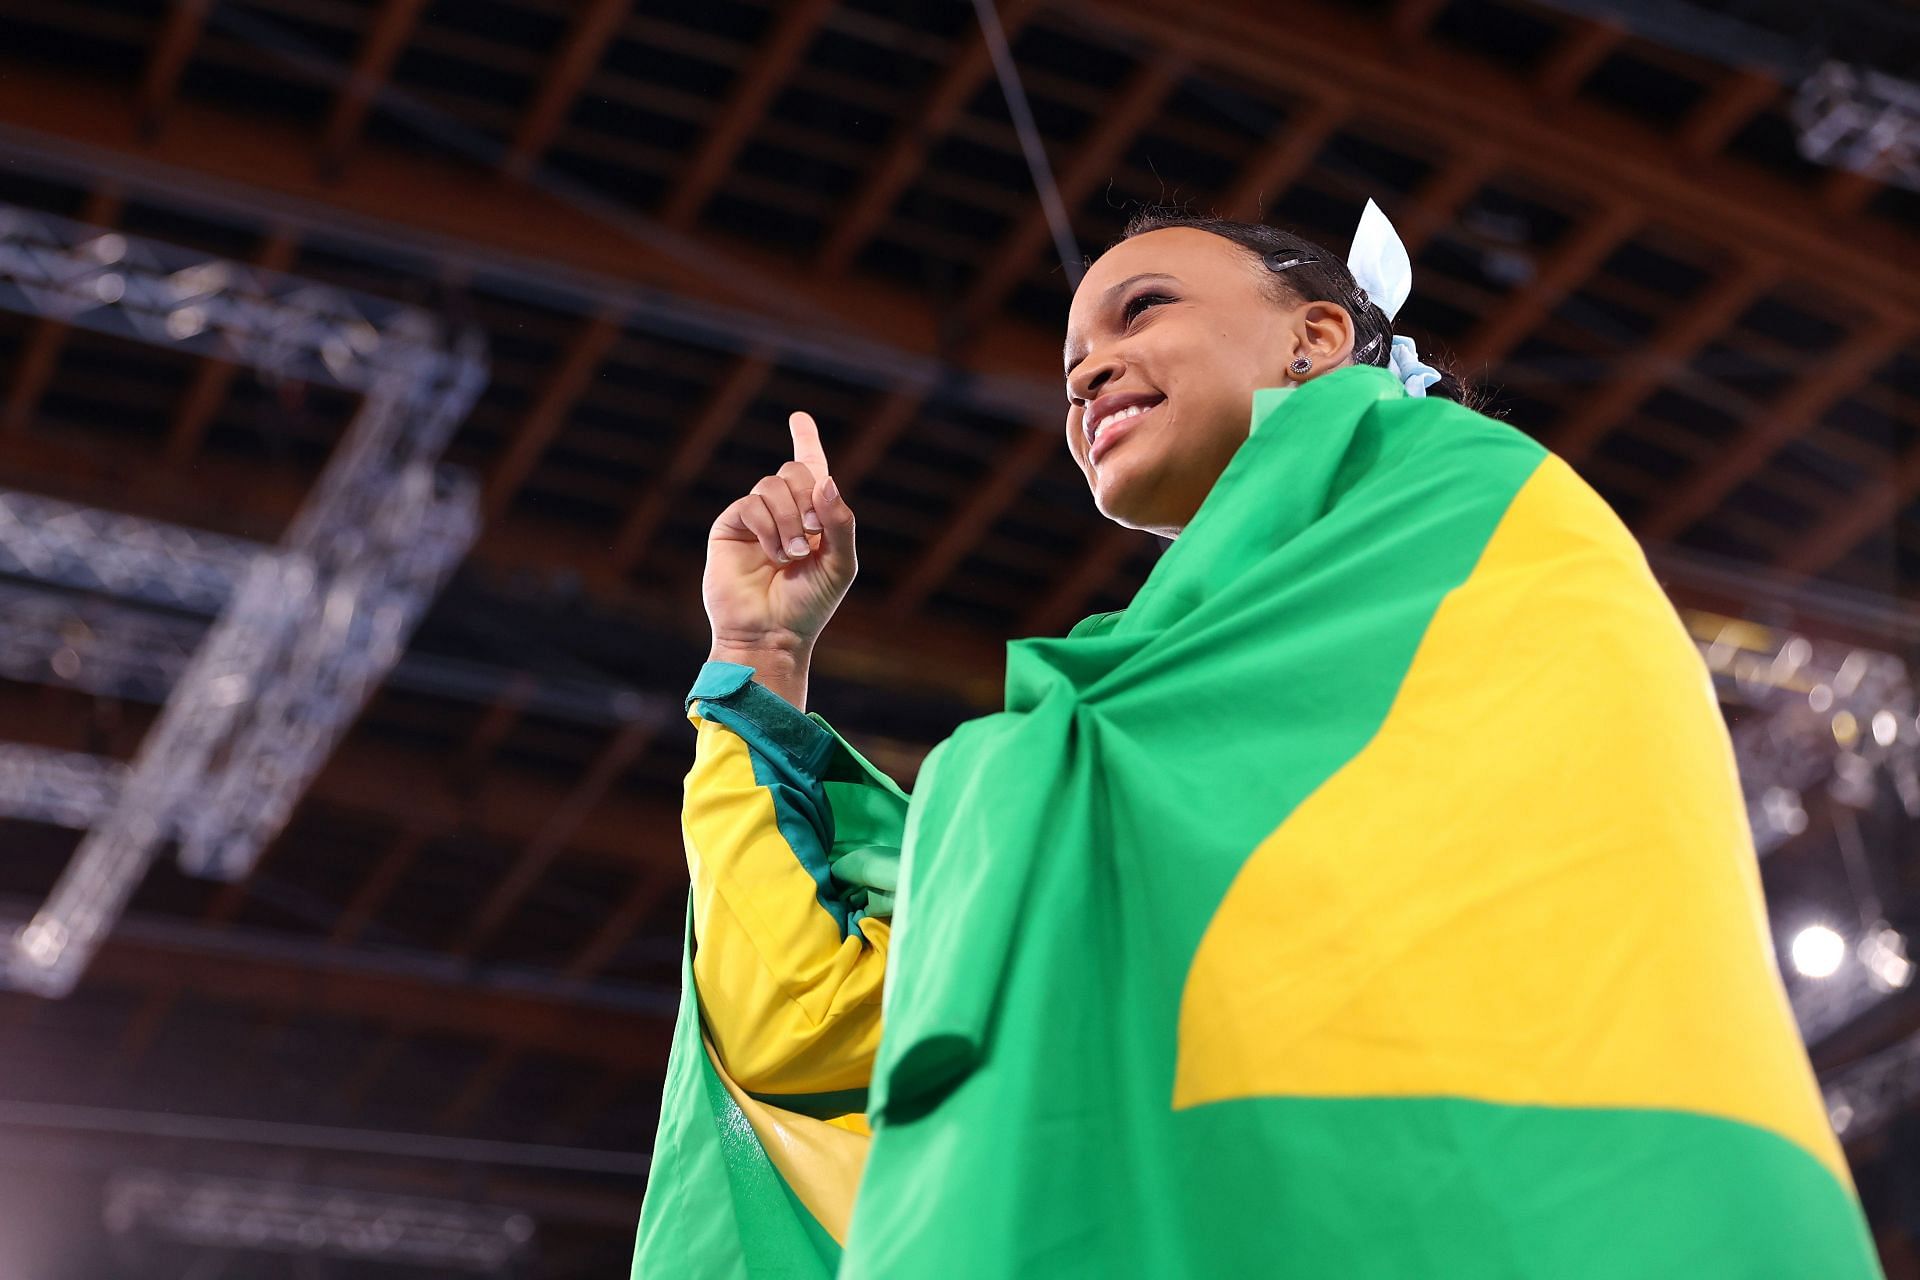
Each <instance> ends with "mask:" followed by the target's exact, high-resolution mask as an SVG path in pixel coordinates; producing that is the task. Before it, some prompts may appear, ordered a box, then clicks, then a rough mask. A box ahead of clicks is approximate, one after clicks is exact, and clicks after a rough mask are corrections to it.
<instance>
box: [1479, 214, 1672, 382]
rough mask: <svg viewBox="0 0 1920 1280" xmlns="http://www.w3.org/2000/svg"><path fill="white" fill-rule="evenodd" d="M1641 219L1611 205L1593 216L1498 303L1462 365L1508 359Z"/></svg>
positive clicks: (1497, 361) (1483, 363)
mask: <svg viewBox="0 0 1920 1280" xmlns="http://www.w3.org/2000/svg"><path fill="white" fill-rule="evenodd" d="M1641 218H1642V215H1641V212H1640V210H1638V209H1637V208H1635V207H1633V206H1631V205H1628V204H1622V203H1609V204H1605V205H1602V206H1601V207H1600V208H1599V209H1597V210H1595V211H1594V212H1593V213H1591V214H1589V215H1588V216H1587V218H1586V219H1585V220H1584V221H1582V222H1581V223H1580V224H1579V225H1578V226H1577V227H1575V228H1574V229H1573V230H1572V231H1570V232H1568V233H1567V237H1566V239H1565V240H1564V241H1563V242H1561V243H1560V244H1556V245H1555V246H1554V247H1553V248H1552V249H1551V250H1550V251H1549V252H1548V254H1547V256H1546V259H1545V261H1544V262H1542V263H1541V264H1540V266H1539V270H1538V272H1537V273H1536V274H1535V275H1534V277H1533V279H1531V280H1529V281H1528V282H1527V283H1526V284H1525V285H1523V286H1521V288H1520V289H1519V290H1518V291H1516V292H1515V293H1514V294H1513V296H1512V297H1509V298H1506V299H1504V300H1502V301H1501V302H1499V303H1497V304H1496V305H1495V306H1494V308H1493V310H1492V312H1491V313H1490V314H1489V315H1488V316H1487V318H1486V319H1485V320H1482V321H1481V322H1480V324H1479V325H1478V326H1477V327H1476V328H1475V329H1474V331H1473V332H1472V333H1471V334H1469V335H1468V336H1467V340H1466V342H1465V343H1464V344H1463V345H1462V347H1461V350H1460V359H1461V362H1462V363H1463V364H1465V365H1466V366H1467V368H1468V369H1469V370H1475V369H1484V368H1489V367H1491V366H1494V365H1497V364H1498V363H1499V362H1500V361H1502V360H1504V359H1506V357H1507V356H1508V355H1509V354H1510V353H1511V352H1512V351H1513V349H1514V348H1515V347H1517V346H1519V345H1520V344H1521V343H1522V342H1524V341H1526V338H1527V335H1528V334H1529V333H1531V332H1532V331H1533V329H1534V327H1535V326H1536V325H1538V324H1539V323H1540V322H1541V321H1542V320H1544V319H1545V318H1546V317H1547V316H1548V315H1549V314H1550V313H1551V312H1552V311H1553V309H1554V308H1555V307H1557V306H1559V305H1560V302H1561V300H1562V299H1564V298H1565V297H1566V296H1567V295H1568V294H1569V293H1572V292H1573V291H1574V290H1576V289H1578V288H1579V287H1580V285H1581V282H1583V281H1584V280H1586V278H1587V277H1588V276H1590V275H1592V274H1593V273H1594V272H1595V271H1597V270H1598V269H1599V267H1600V264H1601V263H1603V262H1605V261H1606V260H1607V258H1608V257H1609V256H1610V255H1611V254H1612V253H1613V251H1614V250H1615V249H1617V248H1619V247H1620V245H1621V243H1622V242H1623V241H1625V240H1626V238H1627V237H1628V236H1630V235H1632V234H1633V233H1634V231H1635V229H1636V228H1638V227H1639V226H1640V225H1641Z"/></svg>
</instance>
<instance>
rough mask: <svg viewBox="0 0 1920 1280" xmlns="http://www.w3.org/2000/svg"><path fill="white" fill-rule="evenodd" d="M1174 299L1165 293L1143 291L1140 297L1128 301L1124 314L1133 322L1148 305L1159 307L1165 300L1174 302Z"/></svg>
mask: <svg viewBox="0 0 1920 1280" xmlns="http://www.w3.org/2000/svg"><path fill="white" fill-rule="evenodd" d="M1172 301H1173V299H1172V298H1169V297H1168V296H1167V295H1166V294H1164V293H1143V294H1141V295H1140V296H1139V297H1137V298H1134V299H1132V300H1131V301H1129V302H1128V303H1127V305H1126V309H1125V311H1124V313H1123V314H1124V315H1125V317H1126V321H1127V323H1128V324H1132V323H1133V322H1134V321H1135V320H1137V319H1139V318H1140V313H1141V312H1143V311H1145V310H1146V309H1147V308H1148V307H1157V306H1159V305H1160V304H1161V303H1163V302H1172Z"/></svg>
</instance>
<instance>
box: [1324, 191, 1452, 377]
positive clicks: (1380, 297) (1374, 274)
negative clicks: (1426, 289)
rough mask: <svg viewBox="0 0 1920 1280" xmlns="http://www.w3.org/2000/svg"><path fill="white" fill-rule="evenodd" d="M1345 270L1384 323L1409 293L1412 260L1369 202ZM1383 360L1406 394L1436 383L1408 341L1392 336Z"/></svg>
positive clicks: (1431, 370) (1436, 374) (1432, 371)
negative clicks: (1384, 315) (1403, 387)
mask: <svg viewBox="0 0 1920 1280" xmlns="http://www.w3.org/2000/svg"><path fill="white" fill-rule="evenodd" d="M1347 270H1349V271H1351V272H1353V280H1354V283H1355V284H1357V285H1359V286H1360V288H1361V290H1362V291H1363V292H1364V293H1365V294H1366V296H1367V297H1368V298H1370V299H1371V300H1372V301H1373V303H1374V305H1376V306H1378V307H1379V308H1380V310H1382V311H1384V312H1385V313H1386V316H1387V319H1388V320H1392V319H1393V317H1394V316H1395V315H1396V314H1398V313H1399V310H1400V307H1401V304H1403V303H1404V302H1406V300H1407V295H1408V294H1410V293H1412V292H1413V260H1412V259H1411V258H1410V257H1408V256H1407V246H1406V245H1404V244H1402V243H1401V241H1400V233H1399V232H1397V231H1395V230H1394V229H1393V224H1392V223H1391V222H1389V221H1387V215H1386V214H1384V213H1382V212H1381V211H1380V206H1379V205H1377V204H1375V203H1374V202H1373V201H1371V200H1369V201H1367V207H1366V209H1365V210H1364V211H1363V212H1362V213H1361V214H1360V225H1359V226H1358V227H1357V228H1355V229H1354V233H1353V248H1352V249H1351V250H1349V251H1348V253H1347ZM1387 360H1388V367H1389V368H1391V369H1392V370H1393V375H1394V377H1396V378H1398V379H1400V382H1401V385H1403V386H1405V387H1406V389H1407V394H1408V395H1411V396H1424V395H1426V394H1427V388H1428V387H1430V386H1432V385H1433V384H1434V383H1436V382H1438V381H1440V371H1439V370H1438V369H1436V368H1434V367H1433V366H1432V365H1430V364H1423V363H1422V362H1421V360H1420V353H1419V352H1418V351H1416V350H1414V346H1413V339H1412V338H1407V337H1402V336H1401V335H1399V334H1395V335H1393V343H1392V349H1391V350H1390V352H1389V353H1388V357H1387Z"/></svg>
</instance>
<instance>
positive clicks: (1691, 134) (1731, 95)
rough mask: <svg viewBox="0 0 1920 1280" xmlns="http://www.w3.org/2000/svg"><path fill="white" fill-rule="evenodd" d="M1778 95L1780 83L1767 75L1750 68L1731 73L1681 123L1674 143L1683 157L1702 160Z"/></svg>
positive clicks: (1722, 146) (1721, 146)
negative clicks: (1677, 145)
mask: <svg viewBox="0 0 1920 1280" xmlns="http://www.w3.org/2000/svg"><path fill="white" fill-rule="evenodd" d="M1779 96H1780V82H1779V81H1778V80H1776V79H1774V78H1773V76H1771V75H1769V74H1768V73H1767V72H1765V71H1759V70H1756V69H1753V68H1742V69H1741V70H1739V71H1735V72H1732V73H1730V74H1729V75H1727V76H1726V78H1725V79H1723V80H1721V82H1720V83H1719V85H1718V86H1717V87H1715V89H1714V90H1713V92H1711V93H1709V94H1708V95H1707V97H1706V99H1705V100H1704V101H1703V102H1701V103H1700V105H1699V106H1697V107H1695V108H1694V109H1693V112H1692V113H1691V114H1690V115H1688V117H1687V118H1686V119H1685V120H1684V121H1682V122H1681V124H1680V129H1679V132H1678V134H1677V135H1676V137H1675V141H1676V142H1677V143H1678V144H1679V147H1680V150H1681V152H1682V153H1683V154H1685V155H1688V156H1691V157H1692V158H1694V159H1696V160H1703V159H1705V158H1706V157H1708V156H1711V155H1714V154H1716V153H1718V152H1719V151H1720V150H1721V149H1722V148H1724V147H1725V146H1726V145H1727V143H1729V142H1731V141H1733V138H1734V136H1735V135H1736V134H1738V133H1739V132H1740V131H1741V130H1742V129H1744V128H1746V127H1747V123H1748V122H1749V121H1751V120H1752V119H1753V118H1754V117H1755V116H1757V115H1759V114H1760V112H1761V111H1763V110H1765V109H1766V107H1767V106H1768V105H1769V104H1771V103H1772V102H1773V100H1774V99H1775V98H1778V97H1779Z"/></svg>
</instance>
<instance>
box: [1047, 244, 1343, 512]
mask: <svg viewBox="0 0 1920 1280" xmlns="http://www.w3.org/2000/svg"><path fill="white" fill-rule="evenodd" d="M1268 289H1269V285H1268V280H1267V269H1266V266H1265V265H1264V264H1263V263H1262V262H1261V261H1260V260H1259V259H1258V258H1257V257H1255V256H1254V255H1253V254H1251V253H1249V252H1248V251H1247V250H1245V249H1243V248H1241V247H1240V246H1239V245H1237V244H1235V243H1233V242H1232V241H1230V240H1227V239H1225V238H1223V237H1221V236H1217V235H1214V234H1212V233H1211V232H1207V231H1200V230H1197V229H1195V228H1192V227H1165V228H1162V229H1160V230H1158V231H1149V232H1147V233H1145V234H1143V235H1138V236H1135V237H1134V238H1133V239H1131V240H1124V241H1122V242H1121V243H1119V244H1117V245H1115V246H1114V247H1113V248H1111V249H1109V250H1108V251H1107V252H1106V254H1105V255H1103V256H1102V257H1101V258H1100V260H1099V261H1098V262H1096V263H1094V264H1093V266H1092V267H1091V268H1090V269H1089V270H1088V272H1087V274H1086V277H1085V278H1084V279H1083V280H1081V282H1080V288H1079V289H1078V291H1076V292H1075V294H1074V296H1073V307H1072V310H1071V311H1070V312H1069V313H1068V318H1067V341H1066V350H1065V357H1066V366H1067V400H1068V403H1069V405H1070V408H1069V409H1068V410H1067V427H1066V430H1067V448H1068V449H1069V450H1070V451H1072V453H1073V458H1074V461H1075V462H1077V463H1079V464H1080V470H1081V471H1082V472H1084V473H1085V474H1086V477H1087V485H1088V487H1089V488H1091V489H1092V490H1093V500H1094V505H1095V506H1096V507H1098V508H1099V510H1100V513H1101V514H1102V515H1104V516H1106V517H1107V518H1108V519H1109V520H1113V521H1115V522H1116V523H1118V524H1122V525H1126V526H1128V527H1130V528H1135V529H1149V530H1152V531H1153V532H1155V533H1158V534H1161V535H1162V536H1164V537H1174V536H1176V535H1178V533H1179V532H1180V530H1181V528H1183V527H1184V526H1185V525H1186V523H1187V521H1189V520H1190V519H1192V518H1193V514H1194V513H1195V512H1196V511H1198V510H1199V509H1200V504H1201V502H1202V501H1203V500H1204V499H1205V498H1206V496H1207V493H1208V492H1209V491H1210V490H1211V489H1212V488H1213V484H1214V481H1216V480H1218V479H1219V478H1220V473H1221V472H1223V471H1225V470H1226V467H1227V463H1228V462H1229V461H1231V460H1232V458H1233V455H1234V452H1235V451H1236V450H1237V449H1238V448H1239V447H1240V445H1241V444H1242V443H1243V442H1244V441H1245V440H1246V438H1247V427H1248V422H1249V420H1250V419H1251V417H1252V414H1253V393H1254V392H1255V391H1256V390H1258V389H1259V388H1261V387H1274V386H1280V385H1282V384H1283V383H1285V382H1286V381H1287V378H1288V372H1287V366H1288V364H1289V362H1291V361H1292V360H1293V359H1294V357H1295V356H1296V355H1300V354H1306V355H1311V356H1313V357H1314V359H1315V366H1316V372H1317V371H1319V370H1320V368H1321V367H1322V356H1323V355H1326V354H1329V353H1326V352H1322V351H1321V350H1319V343H1318V340H1317V339H1316V338H1315V337H1314V335H1313V333H1312V332H1311V331H1312V330H1313V329H1314V324H1313V323H1312V322H1310V317H1309V316H1308V315H1307V313H1308V312H1311V311H1315V310H1318V309H1324V308H1325V307H1326V306H1327V304H1305V305H1303V306H1300V307H1296V308H1288V307H1287V306H1285V305H1284V304H1282V303H1278V302H1275V301H1274V298H1273V296H1272V294H1271V293H1270V292H1269V291H1268ZM1333 310H1335V311H1338V310H1339V309H1338V308H1333ZM1339 320H1340V321H1341V322H1342V323H1343V324H1344V323H1347V321H1346V315H1345V313H1344V312H1339ZM1348 332H1349V334H1350V330H1349V331H1348ZM1349 345H1350V341H1349ZM1335 358H1336V359H1337V358H1344V353H1337V354H1336V355H1335ZM1333 363H1334V359H1328V360H1326V361H1325V367H1331V366H1332V364H1333ZM1117 414H1126V415H1128V416H1125V417H1116V416H1115V415H1117ZM1089 429H1094V430H1095V431H1097V434H1096V435H1095V436H1094V438H1093V439H1092V440H1091V441H1090V440H1089V439H1088V432H1089Z"/></svg>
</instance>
